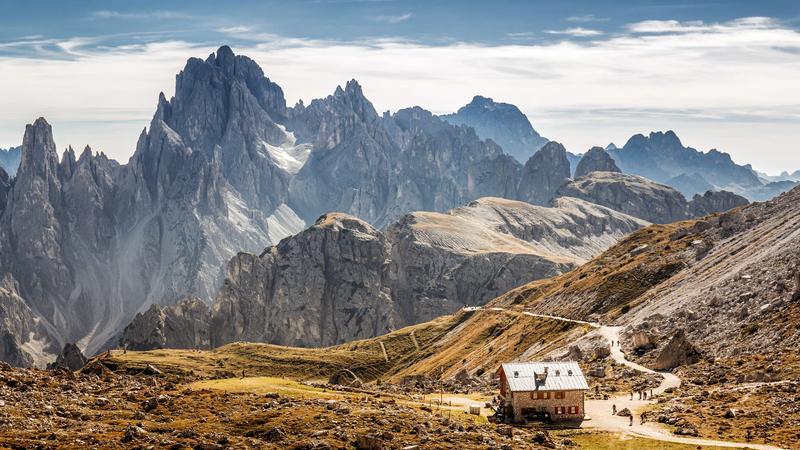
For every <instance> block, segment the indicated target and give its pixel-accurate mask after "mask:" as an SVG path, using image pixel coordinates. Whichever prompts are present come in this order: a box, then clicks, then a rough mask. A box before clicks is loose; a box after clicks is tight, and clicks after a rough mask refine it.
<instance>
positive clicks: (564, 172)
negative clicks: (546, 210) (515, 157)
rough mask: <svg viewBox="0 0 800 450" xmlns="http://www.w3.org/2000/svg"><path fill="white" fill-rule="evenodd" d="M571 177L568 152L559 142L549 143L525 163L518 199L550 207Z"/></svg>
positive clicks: (518, 189)
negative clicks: (559, 190) (557, 193)
mask: <svg viewBox="0 0 800 450" xmlns="http://www.w3.org/2000/svg"><path fill="white" fill-rule="evenodd" d="M569 176H570V164H569V160H568V159H567V150H566V149H565V148H564V146H563V145H561V144H559V143H558V142H555V141H551V142H548V143H547V144H545V146H544V147H542V148H541V149H540V150H539V151H538V152H536V154H534V155H533V156H531V157H530V159H528V161H527V162H526V163H525V167H524V168H523V169H522V174H521V175H520V182H519V187H518V188H517V199H519V200H522V201H524V202H528V203H531V204H534V205H548V204H550V201H551V200H552V199H553V197H554V196H555V195H556V192H557V191H558V189H559V188H560V187H561V186H562V185H563V184H564V182H565V181H566V180H568V179H569Z"/></svg>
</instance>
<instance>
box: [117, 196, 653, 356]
mask: <svg viewBox="0 0 800 450" xmlns="http://www.w3.org/2000/svg"><path fill="white" fill-rule="evenodd" d="M644 225H646V223H645V222H643V221H641V220H638V219H635V218H633V217H629V216H625V215H623V214H620V213H617V212H615V211H612V210H609V209H607V208H603V207H600V206H597V205H594V204H590V203H587V202H584V201H581V200H577V199H570V198H561V199H558V200H557V201H556V204H555V206H554V207H551V208H546V207H538V206H533V205H530V204H527V203H523V202H518V201H512V200H505V199H499V198H483V199H479V200H476V201H474V202H471V203H470V204H468V205H467V206H464V207H461V208H457V209H454V210H452V211H449V212H448V213H445V214H442V213H433V212H417V213H412V214H409V215H407V216H405V217H403V218H402V219H400V220H399V221H397V222H395V223H394V224H392V225H390V226H389V227H388V228H387V229H386V230H385V232H380V231H378V230H376V229H375V228H373V227H372V226H371V225H369V224H368V223H366V222H364V221H362V220H360V219H357V218H355V217H352V216H348V215H345V214H341V213H330V214H325V215H323V216H322V217H320V218H319V219H318V220H317V222H316V223H315V224H314V225H313V226H312V227H310V228H309V229H307V230H305V231H303V232H302V233H299V234H297V235H295V236H292V237H290V238H287V239H284V240H283V241H281V242H280V244H278V245H277V246H274V247H270V248H267V249H266V250H264V252H263V253H261V254H260V255H255V254H249V253H240V254H239V255H237V256H236V257H235V258H233V260H232V261H231V262H230V263H229V265H228V269H227V275H226V280H225V283H224V284H223V287H222V289H221V290H220V293H219V295H218V296H217V298H216V299H215V301H214V304H213V306H212V308H211V313H210V335H211V339H210V345H211V347H217V346H220V345H223V344H226V343H229V342H234V341H251V342H267V343H275V344H282V345H294V346H324V345H332V344H337V343H341V342H348V341H351V340H354V339H362V338H367V337H373V336H377V335H380V334H383V333H386V332H388V331H391V330H393V329H397V328H400V327H401V326H405V325H409V324H414V323H419V322H422V321H426V320H431V319H433V318H435V317H438V316H440V315H443V314H449V313H452V312H454V311H456V310H458V309H460V308H462V307H464V306H472V305H481V304H483V303H485V302H486V301H488V300H490V299H492V298H494V297H496V296H498V295H500V294H501V293H503V292H506V291H507V290H509V289H512V288H514V287H516V286H518V285H520V284H523V283H525V282H527V281H530V280H535V279H540V278H544V277H548V276H552V275H555V274H560V273H564V272H566V271H568V270H571V269H572V268H574V267H577V266H578V265H580V264H581V263H583V262H585V261H586V260H588V259H589V258H591V257H592V256H593V255H595V254H597V253H598V252H600V251H602V250H604V249H605V248H607V247H609V246H610V245H613V244H614V243H615V242H616V241H617V240H619V239H621V238H622V237H623V236H625V235H627V234H628V233H630V232H631V231H633V230H635V229H638V228H640V227H642V226H644ZM184 309H185V308H184ZM198 317H199V316H198ZM185 318H186V314H185V313H183V312H181V311H179V308H178V307H167V308H161V309H158V308H156V307H154V308H153V309H151V310H150V311H148V312H147V313H145V314H142V315H140V316H138V317H137V318H136V319H135V320H134V322H133V323H132V324H131V325H130V326H129V327H128V328H126V330H125V333H124V335H123V342H124V343H125V344H127V345H128V347H129V348H137V349H143V348H162V347H167V348H169V347H175V348H194V347H199V348H206V347H208V344H205V345H203V344H202V342H203V341H202V339H200V338H198V339H189V340H187V339H185V338H183V337H182V334H180V333H181V331H182V330H181V329H177V330H176V329H169V327H165V326H163V325H161V324H162V323H165V324H169V323H185ZM150 336H157V337H158V338H157V339H155V340H152V339H150Z"/></svg>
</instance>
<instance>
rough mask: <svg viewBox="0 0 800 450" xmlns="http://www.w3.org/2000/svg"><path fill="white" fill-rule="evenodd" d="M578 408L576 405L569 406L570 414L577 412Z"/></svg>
mask: <svg viewBox="0 0 800 450" xmlns="http://www.w3.org/2000/svg"><path fill="white" fill-rule="evenodd" d="M578 411H579V408H578V407H577V406H570V407H569V413H570V414H578Z"/></svg>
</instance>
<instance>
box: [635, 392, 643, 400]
mask: <svg viewBox="0 0 800 450" xmlns="http://www.w3.org/2000/svg"><path fill="white" fill-rule="evenodd" d="M636 392H638V393H639V400H641V399H642V391H636Z"/></svg>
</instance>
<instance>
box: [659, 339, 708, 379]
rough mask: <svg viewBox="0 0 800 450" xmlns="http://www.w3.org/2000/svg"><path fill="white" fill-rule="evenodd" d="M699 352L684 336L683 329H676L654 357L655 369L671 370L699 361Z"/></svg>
mask: <svg viewBox="0 0 800 450" xmlns="http://www.w3.org/2000/svg"><path fill="white" fill-rule="evenodd" d="M700 356H701V355H700V352H699V351H698V350H697V349H696V348H695V347H694V345H692V344H691V343H690V342H689V340H688V339H687V338H686V333H684V331H683V330H678V331H676V332H675V334H674V335H673V336H672V339H670V341H669V342H668V343H667V345H666V346H664V348H663V349H662V350H661V353H659V355H658V358H656V363H655V369H656V370H671V369H674V368H676V367H679V366H683V365H688V364H694V363H696V362H698V361H700Z"/></svg>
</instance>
